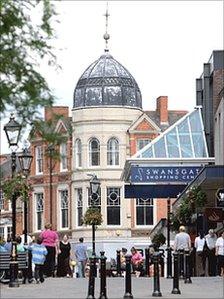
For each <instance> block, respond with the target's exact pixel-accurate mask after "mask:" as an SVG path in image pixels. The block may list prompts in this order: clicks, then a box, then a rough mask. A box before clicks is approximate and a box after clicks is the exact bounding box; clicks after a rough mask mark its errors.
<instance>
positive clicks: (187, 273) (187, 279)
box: [184, 249, 192, 283]
mask: <svg viewBox="0 0 224 299" xmlns="http://www.w3.org/2000/svg"><path fill="white" fill-rule="evenodd" d="M184 253H185V275H184V278H185V279H184V283H192V281H191V275H190V250H189V249H185V252H184Z"/></svg>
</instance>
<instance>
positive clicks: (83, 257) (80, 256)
mask: <svg viewBox="0 0 224 299" xmlns="http://www.w3.org/2000/svg"><path fill="white" fill-rule="evenodd" d="M83 242H84V239H83V238H79V244H78V245H76V247H75V257H76V259H77V262H78V277H85V267H86V263H87V258H88V257H87V247H86V245H85V244H83Z"/></svg>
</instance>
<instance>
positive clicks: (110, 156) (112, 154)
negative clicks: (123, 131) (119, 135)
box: [107, 138, 119, 165]
mask: <svg viewBox="0 0 224 299" xmlns="http://www.w3.org/2000/svg"><path fill="white" fill-rule="evenodd" d="M107 165H119V142H118V140H117V139H116V138H111V139H110V140H109V141H108V142H107Z"/></svg>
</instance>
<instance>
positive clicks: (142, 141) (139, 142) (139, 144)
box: [137, 139, 151, 151]
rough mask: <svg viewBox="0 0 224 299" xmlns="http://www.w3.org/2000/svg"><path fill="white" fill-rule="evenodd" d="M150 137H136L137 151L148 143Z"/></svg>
mask: <svg viewBox="0 0 224 299" xmlns="http://www.w3.org/2000/svg"><path fill="white" fill-rule="evenodd" d="M150 141H151V140H150V139H138V140H137V151H139V150H140V149H142V148H143V147H145V146H146V145H147V144H149V143H150Z"/></svg>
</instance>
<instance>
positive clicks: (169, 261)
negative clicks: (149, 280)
mask: <svg viewBox="0 0 224 299" xmlns="http://www.w3.org/2000/svg"><path fill="white" fill-rule="evenodd" d="M166 250H167V278H172V253H171V252H172V248H171V247H170V198H169V197H168V199H167V249H166Z"/></svg>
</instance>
